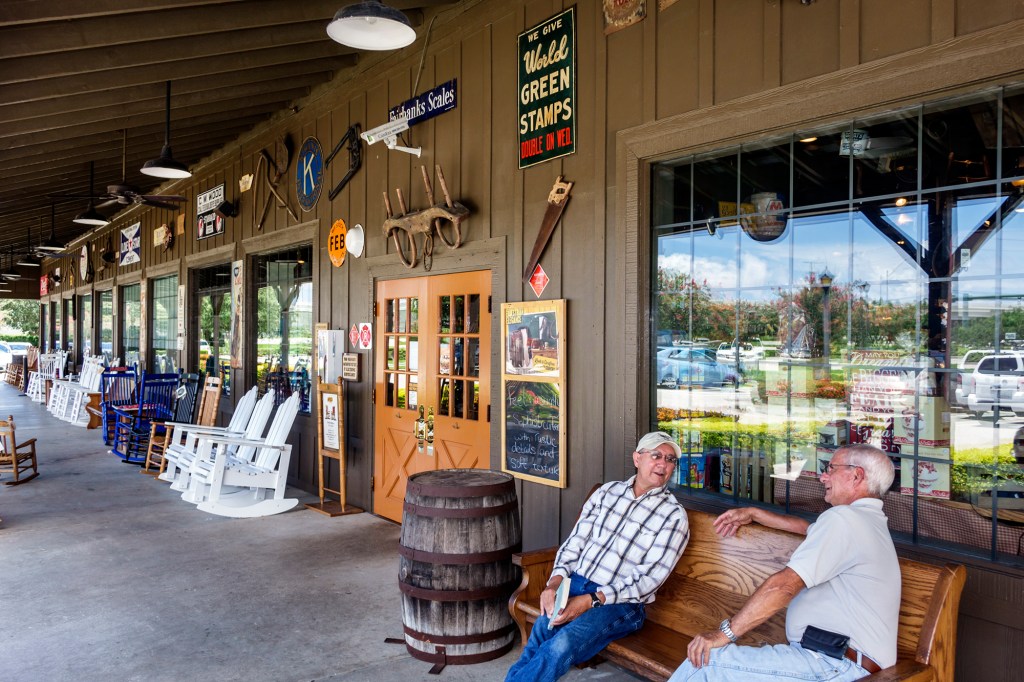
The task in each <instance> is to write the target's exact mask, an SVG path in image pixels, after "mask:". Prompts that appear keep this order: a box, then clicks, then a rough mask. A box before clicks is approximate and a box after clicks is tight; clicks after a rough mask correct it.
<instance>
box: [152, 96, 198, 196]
mask: <svg viewBox="0 0 1024 682" xmlns="http://www.w3.org/2000/svg"><path fill="white" fill-rule="evenodd" d="M165 112H166V116H167V118H166V126H165V128H164V147H163V149H161V150H160V156H159V158H156V159H153V160H152V161H147V162H146V163H145V164H144V165H143V166H142V168H141V169H140V170H141V171H142V173H143V174H144V175H150V176H152V177H155V178H190V177H192V173H191V172H190V171H189V169H188V166H186V165H185V164H183V163H181V162H180V161H175V160H174V157H173V156H171V81H167V106H166V107H165Z"/></svg>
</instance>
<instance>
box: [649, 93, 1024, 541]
mask: <svg viewBox="0 0 1024 682" xmlns="http://www.w3.org/2000/svg"><path fill="white" fill-rule="evenodd" d="M1021 121H1024V96H1022V95H1021V94H1019V93H1016V92H991V93H986V94H984V95H980V96H976V97H972V98H969V99H961V100H958V101H951V102H943V103H940V104H931V105H926V106H919V107H916V108H913V109H908V110H905V111H898V112H893V113H890V114H888V115H885V116H877V117H872V118H869V119H863V120H851V121H848V122H846V123H844V124H840V125H836V126H833V127H829V128H823V129H820V130H807V131H799V132H798V133H795V134H793V135H791V136H788V137H784V138H780V139H770V140H763V141H759V142H757V143H755V144H749V145H744V146H741V147H738V148H730V149H725V150H721V151H718V152H715V153H711V154H706V155H702V156H691V157H686V158H681V159H677V160H674V161H671V162H664V163H658V164H656V165H654V166H653V168H652V177H651V187H652V196H651V204H652V210H651V215H652V217H653V225H652V228H653V240H654V241H653V244H654V249H653V258H654V263H653V268H654V269H653V272H654V273H655V275H654V280H653V283H652V284H653V292H652V300H651V306H652V317H653V325H654V326H653V330H652V337H653V338H654V339H655V342H654V347H653V348H652V349H651V358H652V360H651V369H652V372H653V375H652V376H651V392H652V396H653V404H654V405H655V406H656V414H655V415H652V422H654V423H655V424H656V425H657V426H658V427H660V428H662V429H664V430H667V431H669V432H670V433H672V434H674V435H675V436H676V437H677V438H678V439H679V442H680V444H681V447H682V448H683V451H684V453H685V454H684V459H685V462H684V463H683V464H685V465H684V466H680V467H679V470H678V474H677V480H676V482H675V485H676V487H677V489H678V491H679V492H680V494H684V495H691V494H692V495H709V494H710V495H713V496H718V497H722V498H726V499H727V500H729V501H730V502H733V503H739V502H754V503H762V504H767V505H779V506H783V507H786V508H788V509H790V510H794V511H798V512H805V513H809V514H813V513H816V512H820V511H822V510H823V509H824V508H825V504H824V502H823V501H822V486H821V483H820V481H819V477H820V473H821V471H822V470H823V468H824V466H825V465H826V464H827V462H828V460H829V458H830V457H831V456H832V454H833V453H834V452H835V450H836V448H837V447H838V446H841V445H843V444H846V443H855V442H869V443H873V444H875V445H877V446H879V447H880V448H881V449H883V450H884V451H886V452H888V453H889V454H890V456H891V457H892V460H893V462H894V464H895V466H896V468H897V475H896V480H895V482H894V483H893V486H892V489H891V490H890V492H889V494H888V495H887V496H886V499H885V511H886V514H887V515H888V517H889V522H890V527H891V529H892V530H893V532H894V533H896V534H897V535H899V536H901V537H903V538H905V539H907V540H910V541H914V542H917V543H920V544H928V545H934V546H938V547H945V548H952V549H955V550H956V551H958V552H965V553H975V554H979V555H982V556H988V557H991V558H999V559H1009V558H1011V557H1014V558H1017V559H1019V558H1020V557H1021V555H1022V552H1024V550H1022V549H1021V548H1022V546H1024V528H1022V525H1021V523H1022V522H1024V124H1022V123H1021ZM1018 415H1019V416H1018ZM787 468H789V469H793V468H796V469H799V470H800V475H799V476H797V477H796V479H795V480H793V481H791V482H790V481H787V480H785V479H783V478H774V477H772V476H771V474H772V473H773V472H778V471H780V470H781V471H784V470H786V469H787Z"/></svg>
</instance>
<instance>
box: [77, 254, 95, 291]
mask: <svg viewBox="0 0 1024 682" xmlns="http://www.w3.org/2000/svg"><path fill="white" fill-rule="evenodd" d="M78 275H79V277H81V279H82V283H83V284H88V283H89V282H91V281H92V263H91V262H90V260H89V245H88V244H84V245H83V246H82V250H81V251H79V252H78Z"/></svg>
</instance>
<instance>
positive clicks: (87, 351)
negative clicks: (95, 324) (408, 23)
mask: <svg viewBox="0 0 1024 682" xmlns="http://www.w3.org/2000/svg"><path fill="white" fill-rule="evenodd" d="M79 306H80V307H79V315H78V323H79V325H80V327H79V333H80V336H81V337H82V360H83V361H84V360H85V358H87V357H89V356H90V355H92V353H93V347H92V294H85V295H84V296H82V297H81V300H80V303H79Z"/></svg>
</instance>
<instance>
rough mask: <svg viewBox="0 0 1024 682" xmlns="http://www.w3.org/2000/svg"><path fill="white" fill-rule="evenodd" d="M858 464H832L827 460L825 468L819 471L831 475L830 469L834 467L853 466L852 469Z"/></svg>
mask: <svg viewBox="0 0 1024 682" xmlns="http://www.w3.org/2000/svg"><path fill="white" fill-rule="evenodd" d="M858 466H859V465H857V464H833V463H832V462H829V463H828V464H826V465H825V468H824V469H822V470H821V472H822V473H823V474H828V475H829V476H831V475H832V470H833V469H835V468H836V467H853V468H854V469H856V468H857V467H858Z"/></svg>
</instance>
